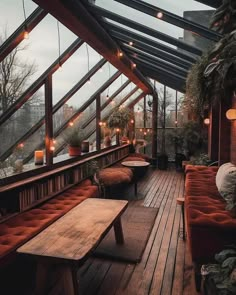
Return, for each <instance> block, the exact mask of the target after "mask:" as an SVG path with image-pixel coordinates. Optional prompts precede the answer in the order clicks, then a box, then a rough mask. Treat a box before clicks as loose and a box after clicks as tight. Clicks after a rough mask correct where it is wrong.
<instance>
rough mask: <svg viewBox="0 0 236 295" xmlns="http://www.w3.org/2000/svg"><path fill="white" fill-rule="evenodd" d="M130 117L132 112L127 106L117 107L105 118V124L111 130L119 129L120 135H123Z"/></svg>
mask: <svg viewBox="0 0 236 295" xmlns="http://www.w3.org/2000/svg"><path fill="white" fill-rule="evenodd" d="M131 118H132V112H131V110H130V109H129V108H125V107H118V108H115V110H114V111H113V112H112V114H111V115H110V116H109V118H108V120H107V125H108V127H109V128H111V129H112V130H114V129H117V128H118V129H120V131H121V135H125V133H126V132H125V131H126V128H127V126H128V124H129V121H130V120H131Z"/></svg>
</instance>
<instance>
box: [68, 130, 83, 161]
mask: <svg viewBox="0 0 236 295" xmlns="http://www.w3.org/2000/svg"><path fill="white" fill-rule="evenodd" d="M63 138H64V141H65V142H66V143H67V144H68V151H69V155H70V156H79V155H80V154H81V144H82V142H83V140H84V133H83V130H82V129H81V128H79V127H78V125H74V126H71V127H68V128H67V129H66V131H65V132H64V134H63Z"/></svg>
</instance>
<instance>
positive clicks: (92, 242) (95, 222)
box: [17, 199, 128, 295]
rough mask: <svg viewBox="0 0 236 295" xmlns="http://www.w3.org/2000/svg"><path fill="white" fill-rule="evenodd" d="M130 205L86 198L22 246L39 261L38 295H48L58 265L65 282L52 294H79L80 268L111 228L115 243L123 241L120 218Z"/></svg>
mask: <svg viewBox="0 0 236 295" xmlns="http://www.w3.org/2000/svg"><path fill="white" fill-rule="evenodd" d="M127 206H128V202H127V201H123V200H108V199H106V200H103V199H87V200H85V201H84V202H83V203H81V204H80V205H78V206H76V207H75V208H73V209H72V210H71V211H69V212H68V213H67V214H65V215H64V216H63V217H62V218H60V219H58V220H57V221H56V222H54V223H53V224H52V225H50V226H49V227H47V228H46V229H45V230H44V231H42V232H41V233H40V234H38V235H37V236H36V237H34V238H33V239H31V240H30V241H29V242H27V243H26V244H25V245H23V246H21V247H20V248H19V249H18V250H17V252H19V253H24V254H28V255H32V256H34V257H37V259H38V267H37V277H36V294H48V286H49V285H48V284H49V282H50V276H51V277H52V275H53V273H54V272H53V271H50V269H51V267H53V265H55V264H56V269H57V272H58V271H60V273H61V274H62V279H61V280H60V281H59V282H58V284H56V285H55V287H54V288H55V289H54V292H53V293H54V294H58V291H59V290H60V292H62V294H67V295H71V294H78V279H77V275H76V273H77V267H78V266H80V265H82V264H83V262H84V261H85V260H86V259H87V258H88V256H89V255H90V254H91V252H92V251H93V250H94V249H95V248H96V247H97V245H98V244H99V242H100V241H101V240H102V239H103V237H104V236H105V235H106V233H107V232H108V231H109V230H110V228H111V227H112V226H114V231H115V237H116V242H117V243H119V244H122V243H123V242H124V239H123V232H122V226H121V220H120V217H121V215H122V213H123V212H124V211H125V209H126V208H127ZM51 279H52V278H51ZM60 283H62V286H61V285H60ZM56 290H58V291H56ZM62 290H64V293H63V291H62Z"/></svg>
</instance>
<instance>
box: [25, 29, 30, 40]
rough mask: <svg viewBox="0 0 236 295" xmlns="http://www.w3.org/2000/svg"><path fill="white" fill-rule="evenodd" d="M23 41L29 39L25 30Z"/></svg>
mask: <svg viewBox="0 0 236 295" xmlns="http://www.w3.org/2000/svg"><path fill="white" fill-rule="evenodd" d="M24 39H29V32H28V31H27V30H26V29H25V31H24Z"/></svg>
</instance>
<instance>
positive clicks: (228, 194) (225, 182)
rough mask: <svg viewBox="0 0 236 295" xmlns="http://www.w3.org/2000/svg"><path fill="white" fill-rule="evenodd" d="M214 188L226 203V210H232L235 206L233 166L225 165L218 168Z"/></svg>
mask: <svg viewBox="0 0 236 295" xmlns="http://www.w3.org/2000/svg"><path fill="white" fill-rule="evenodd" d="M216 186H217V188H218V191H219V193H220V195H221V196H222V197H223V198H224V199H225V201H226V203H227V205H226V209H227V210H231V209H233V208H234V206H235V205H236V166H235V165H234V164H232V163H225V164H223V165H221V166H220V167H219V169H218V171H217V174H216Z"/></svg>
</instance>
